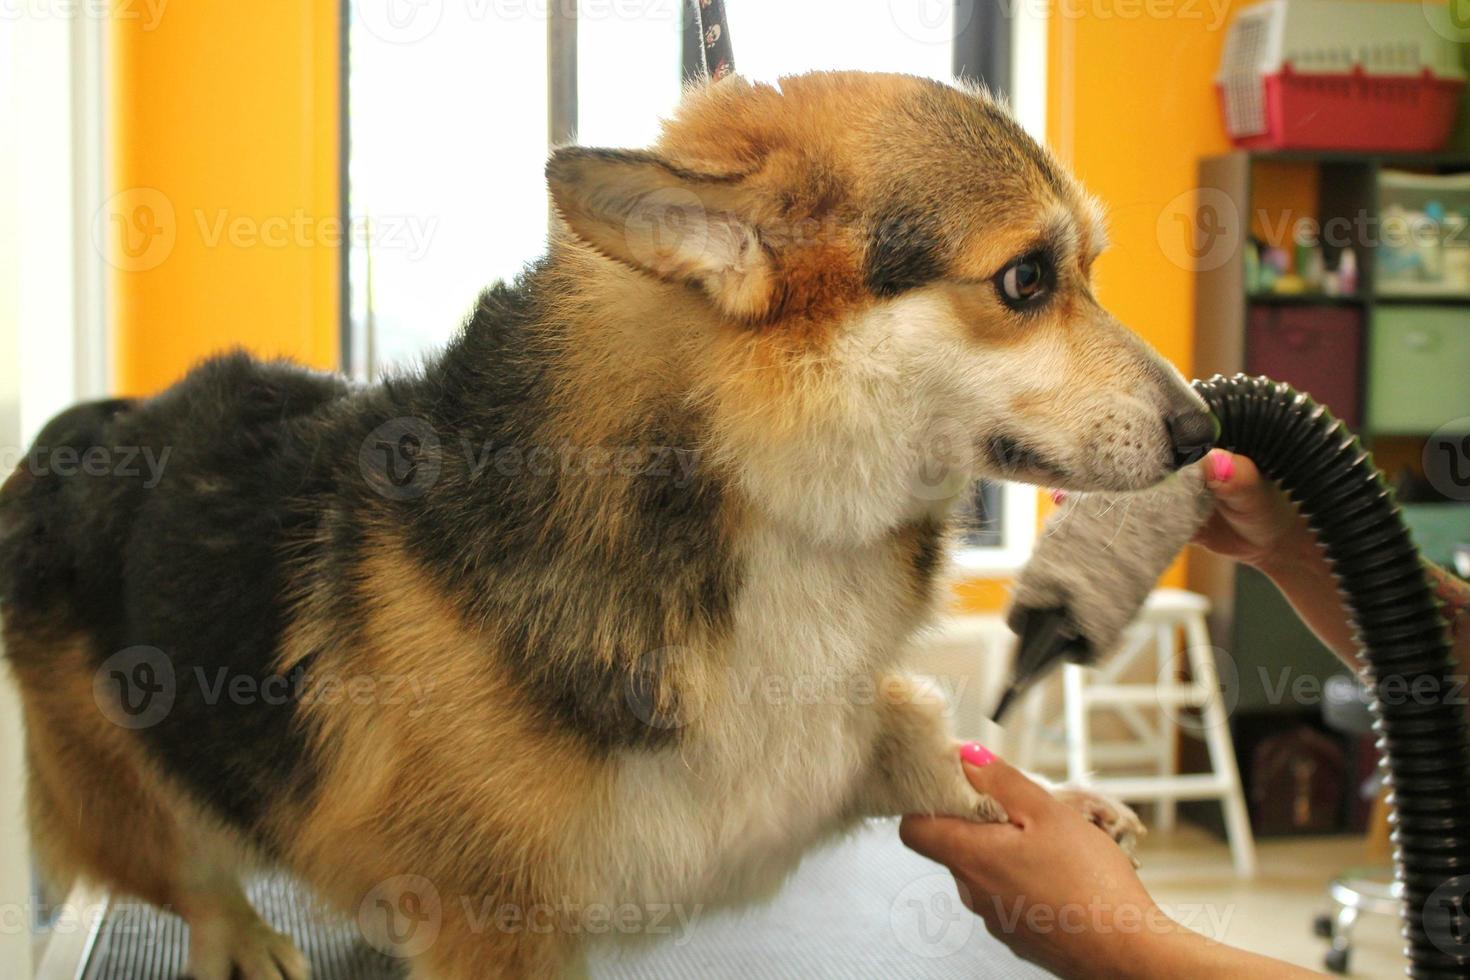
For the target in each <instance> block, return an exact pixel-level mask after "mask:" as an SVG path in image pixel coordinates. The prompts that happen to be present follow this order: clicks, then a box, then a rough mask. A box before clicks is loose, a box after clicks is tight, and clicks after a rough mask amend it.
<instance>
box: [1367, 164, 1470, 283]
mask: <svg viewBox="0 0 1470 980" xmlns="http://www.w3.org/2000/svg"><path fill="white" fill-rule="evenodd" d="M1378 200H1379V213H1380V215H1381V222H1380V228H1379V235H1378V238H1379V242H1378V248H1376V249H1375V250H1374V251H1375V253H1376V256H1377V259H1376V262H1377V276H1376V279H1375V283H1376V287H1375V288H1376V289H1377V292H1378V295H1380V296H1430V297H1434V296H1451V297H1458V298H1470V174H1449V175H1439V174H1413V173H1404V172H1401V171H1397V170H1385V171H1383V172H1382V173H1381V174H1380V176H1379V181H1378Z"/></svg>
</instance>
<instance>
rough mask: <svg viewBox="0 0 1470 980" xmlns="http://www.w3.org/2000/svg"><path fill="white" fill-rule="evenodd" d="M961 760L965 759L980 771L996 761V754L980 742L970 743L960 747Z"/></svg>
mask: <svg viewBox="0 0 1470 980" xmlns="http://www.w3.org/2000/svg"><path fill="white" fill-rule="evenodd" d="M960 758H961V759H964V760H965V761H966V762H968V763H969V764H970V765H972V766H974V767H975V768H976V769H980V768H983V767H984V766H988V765H990V764H991V763H992V762H994V761H995V753H994V752H992V751H990V750H989V749H987V748H986V747H985V746H983V745H981V744H980V743H979V742H970V743H968V744H966V745H962V746H960Z"/></svg>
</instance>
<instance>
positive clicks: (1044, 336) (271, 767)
mask: <svg viewBox="0 0 1470 980" xmlns="http://www.w3.org/2000/svg"><path fill="white" fill-rule="evenodd" d="M546 175H547V180H548V184H549V188H550V193H551V197H552V200H553V202H554V204H555V207H556V211H557V214H558V216H559V218H558V220H557V221H556V222H555V225H556V227H555V228H554V230H553V232H552V235H551V241H550V245H549V251H548V254H547V255H546V256H545V257H544V258H542V259H541V260H539V261H538V262H536V263H535V264H533V265H531V266H529V267H528V268H527V269H526V270H525V272H524V273H523V274H522V275H521V276H520V277H519V278H518V279H517V280H516V281H515V282H514V283H513V284H509V285H506V284H497V285H495V286H493V287H492V288H490V289H489V290H488V291H486V292H485V293H484V294H483V295H482V296H481V297H480V299H479V301H478V304H477V306H476V308H475V309H474V311H473V313H472V314H471V315H470V316H469V317H468V319H467V322H466V323H465V324H464V327H463V329H462V330H461V331H460V332H459V334H458V335H457V336H456V337H455V339H454V340H453V341H452V342H451V343H450V344H449V345H448V347H447V349H445V350H444V351H442V352H441V353H439V354H437V355H436V356H434V357H432V358H431V359H429V360H428V361H427V362H426V364H425V365H424V366H422V367H421V368H419V369H416V370H413V371H409V372H405V373H403V374H401V375H399V376H396V377H393V378H391V379H390V380H386V381H383V382H381V383H376V384H369V385H362V384H353V383H350V382H348V381H347V380H344V379H342V378H340V377H334V376H330V375H326V374H320V373H314V372H311V371H308V370H305V369H302V368H300V367H296V366H292V365H290V364H287V363H266V362H261V361H258V360H254V359H252V358H250V357H248V356H246V355H244V354H240V353H234V354H229V355H226V356H221V357H218V358H216V359H213V360H209V361H207V362H205V363H203V364H202V365H200V366H199V367H197V368H196V369H194V370H193V371H192V372H191V373H190V374H188V375H187V376H186V377H185V378H184V379H183V380H181V381H180V382H178V383H177V384H176V385H174V386H173V387H171V388H169V389H168V390H166V391H164V392H162V393H161V394H158V395H156V396H154V397H151V398H145V399H128V400H116V401H110V402H100V403H92V404H88V405H83V406H79V407H77V408H74V409H71V410H69V411H68V412H66V413H64V414H62V415H61V416H59V417H58V418H56V419H55V420H53V421H52V422H51V423H50V424H49V425H48V426H47V427H46V428H45V429H44V431H43V432H42V433H41V434H40V435H39V437H38V439H37V441H36V444H35V446H34V447H33V448H32V450H31V453H30V455H29V456H28V457H27V458H26V460H25V461H23V462H22V464H21V465H20V466H19V468H18V469H17V470H16V471H15V472H14V473H13V474H12V475H11V476H10V477H9V479H8V480H7V481H6V483H5V485H4V487H3V491H0V616H3V624H4V646H5V654H6V656H7V658H8V661H9V664H10V668H11V670H12V671H13V673H14V676H15V677H16V678H17V679H18V682H19V686H20V689H21V692H22V699H23V704H24V714H25V719H24V720H25V724H26V730H27V742H26V755H27V760H28V769H29V790H28V795H29V807H30V814H31V827H32V831H33V834H34V835H35V839H36V843H37V849H38V852H39V853H40V854H41V855H42V856H43V858H44V860H45V862H46V865H47V866H48V867H49V868H51V869H52V871H53V872H54V873H55V874H57V875H61V876H77V875H80V876H82V877H85V878H87V879H90V880H93V881H95V882H98V883H100V884H102V885H105V886H106V887H108V888H111V889H113V890H115V891H117V892H120V893H126V894H130V895H134V896H138V897H140V898H141V899H144V900H146V901H148V902H152V903H155V904H157V905H159V906H162V907H166V908H168V909H170V910H172V911H174V912H176V913H178V914H179V915H181V916H182V917H183V918H184V919H185V920H186V921H187V923H188V925H189V927H190V935H191V939H190V953H189V955H190V961H189V971H190V975H191V976H193V977H194V978H195V980H228V978H229V977H231V976H232V975H238V976H241V977H244V978H245V980H282V978H285V980H303V978H304V977H306V975H307V965H306V962H305V959H304V957H303V956H302V954H301V953H300V952H299V951H298V950H296V949H295V948H293V946H292V944H291V942H290V941H289V940H288V939H287V938H286V937H284V936H281V935H278V934H276V933H274V932H272V931H271V930H270V929H269V928H268V927H267V926H265V925H264V923H263V922H262V921H261V920H260V918H259V917H258V916H257V915H256V913H255V912H254V911H253V910H252V908H251V906H250V904H249V903H248V902H247V900H246V898H245V895H244V892H243V891H242V889H241V886H240V883H239V881H240V876H241V874H242V873H245V872H248V871H250V870H252V869H255V868H259V867H273V868H280V869H284V870H286V871H288V872H289V873H291V874H292V875H294V876H296V877H297V878H299V879H300V880H302V881H304V882H306V883H307V884H308V885H309V886H310V887H311V888H312V889H313V890H314V891H315V892H316V893H318V894H320V895H321V896H322V897H323V899H324V900H325V901H327V902H328V903H329V904H331V905H333V906H334V907H336V908H338V909H341V910H343V911H344V912H345V913H347V914H349V915H352V914H355V913H358V912H359V910H362V909H371V908H377V907H378V906H379V905H381V906H382V907H384V908H388V909H390V910H391V909H395V908H399V907H408V908H412V909H418V910H421V911H424V912H425V914H428V912H429V911H431V910H437V912H435V914H434V918H435V923H434V926H435V928H434V930H433V933H434V934H433V937H432V940H431V941H420V939H419V937H412V936H409V932H411V930H403V929H394V928H391V926H392V923H391V922H388V923H387V927H385V928H384V929H383V930H382V931H383V932H384V934H385V935H383V936H382V937H379V938H378V939H374V942H379V941H381V942H383V943H388V944H392V948H393V949H394V950H395V951H396V952H397V953H400V954H401V955H403V956H404V957H405V958H406V959H408V960H409V964H410V965H409V969H410V971H411V975H412V976H413V977H414V978H415V980H430V978H432V980H467V978H481V977H487V976H497V977H517V978H518V977H549V976H555V975H558V974H559V973H562V972H564V971H567V970H575V969H577V968H578V964H579V963H580V962H581V960H582V957H583V956H584V952H585V949H586V948H587V947H586V942H587V940H588V935H589V932H591V931H592V930H589V929H585V928H579V925H581V923H579V922H578V921H577V917H578V915H580V914H582V913H580V912H579V911H578V910H580V909H589V908H594V907H601V908H610V909H621V908H625V907H633V908H635V909H646V908H649V907H650V906H652V905H654V904H655V903H658V904H663V905H670V904H673V905H678V904H683V905H685V906H688V907H695V906H699V907H703V908H714V907H718V906H721V905H728V904H732V903H739V902H742V901H748V900H751V899H752V898H756V897H761V896H765V895H768V894H770V893H771V892H772V891H773V890H774V889H775V888H776V887H778V886H779V884H780V883H781V882H782V880H783V878H784V876H786V875H787V874H788V872H789V871H790V870H791V869H792V868H793V867H794V866H795V864H796V863H797V862H798V861H799V859H800V858H801V856H802V854H803V852H805V851H807V850H808V849H810V848H811V847H812V846H813V845H814V844H816V843H818V842H821V841H823V840H826V839H829V838H831V837H833V835H836V834H839V833H841V832H843V831H844V830H846V829H850V828H852V827H853V826H854V825H855V824H857V823H858V822H859V821H862V820H864V819H865V818H869V817H883V816H891V815H898V814H905V813H928V814H944V815H952V816H958V817H964V818H969V819H972V820H977V821H996V820H1004V819H1005V814H1004V811H1003V809H1002V807H1001V806H1000V805H999V804H998V803H997V801H995V800H994V799H991V798H989V797H986V796H983V795H980V794H978V793H977V792H976V791H975V790H974V789H973V788H972V787H971V786H970V784H969V783H968V782H967V781H966V779H965V777H964V774H963V772H962V769H961V765H960V762H959V758H958V755H957V752H956V743H955V741H954V737H953V735H952V734H951V732H950V730H949V725H948V722H947V720H946V713H945V710H944V705H943V703H942V700H941V699H940V698H939V697H938V696H937V695H936V694H935V692H934V691H933V690H932V689H931V687H930V686H929V685H928V684H926V683H924V682H922V681H920V680H918V679H916V678H915V677H914V676H911V675H909V674H906V673H904V660H905V652H906V649H907V648H908V647H909V645H910V643H911V641H912V640H913V638H914V637H915V634H916V633H917V632H918V631H920V630H921V629H922V628H923V627H924V625H925V624H926V623H927V622H929V621H930V619H931V616H932V614H933V613H934V611H935V608H936V606H937V604H938V603H939V600H941V599H942V592H943V589H942V588H941V586H940V585H939V583H940V576H941V572H942V569H943V565H944V556H945V548H946V530H947V528H949V527H950V525H951V523H952V521H953V519H954V516H953V512H954V511H955V509H956V502H957V501H959V500H962V499H963V498H964V497H965V496H966V488H967V487H968V486H969V485H970V484H971V481H973V480H974V479H976V478H979V477H987V478H993V479H1007V480H1019V481H1024V482H1028V483H1034V484H1038V485H1045V486H1051V487H1060V488H1066V489H1072V490H1078V491H1090V490H1110V491H1126V490H1131V489H1139V488H1144V487H1148V486H1151V485H1153V484H1156V483H1158V482H1160V481H1162V480H1163V479H1165V478H1166V477H1167V476H1168V475H1169V474H1171V473H1172V472H1174V471H1175V470H1176V469H1178V468H1179V467H1181V466H1182V465H1184V464H1185V463H1188V462H1191V461H1192V460H1193V458H1195V456H1196V455H1197V454H1195V453H1194V451H1193V450H1192V449H1191V448H1190V447H1191V446H1193V445H1194V444H1195V443H1196V442H1198V441H1199V440H1198V438H1197V435H1198V432H1199V431H1200V429H1201V427H1207V426H1208V425H1209V420H1208V416H1207V415H1206V413H1205V410H1204V405H1203V403H1202V402H1201V401H1200V400H1199V399H1198V397H1197V396H1196V395H1195V394H1194V393H1193V392H1192V391H1191V390H1190V388H1189V387H1188V386H1187V385H1186V384H1185V382H1184V380H1183V379H1182V377H1181V376H1180V375H1179V373H1178V372H1177V371H1175V370H1174V369H1173V368H1172V367H1170V366H1169V364H1168V363H1166V362H1165V361H1164V360H1163V359H1162V358H1161V357H1159V356H1158V355H1157V354H1156V353H1154V352H1153V351H1152V350H1151V349H1150V348H1149V347H1148V346H1146V345H1145V344H1144V343H1143V342H1142V341H1140V340H1139V338H1138V337H1136V336H1135V335H1134V334H1132V333H1130V332H1129V331H1128V330H1127V329H1125V328H1124V327H1123V326H1122V325H1121V324H1119V323H1118V322H1117V321H1116V320H1115V319H1113V318H1112V317H1111V316H1109V315H1108V313H1107V312H1106V311H1105V310H1104V309H1103V308H1102V307H1101V306H1100V305H1099V304H1098V302H1097V300H1096V299H1095V298H1094V296H1093V292H1092V288H1091V285H1090V278H1089V277H1090V273H1091V270H1092V266H1093V262H1094V260H1095V259H1096V257H1097V255H1098V253H1099V252H1100V251H1101V250H1102V249H1103V247H1104V244H1105V232H1104V229H1103V222H1102V219H1101V217H1100V214H1099V209H1098V208H1097V207H1096V206H1095V205H1094V203H1093V202H1092V201H1091V200H1090V199H1089V198H1088V197H1087V196H1086V195H1085V194H1084V193H1083V192H1082V190H1081V189H1080V188H1079V186H1078V185H1077V184H1076V183H1075V182H1074V181H1073V180H1072V179H1071V178H1070V177H1069V176H1068V175H1067V174H1066V173H1065V172H1063V170H1062V169H1061V168H1060V167H1059V166H1058V164H1057V163H1056V162H1055V161H1054V160H1053V158H1052V157H1051V156H1050V155H1049V154H1048V152H1047V151H1046V150H1044V149H1043V148H1041V147H1040V146H1038V145H1037V144H1036V143H1034V142H1033V141H1032V140H1031V139H1029V138H1028V137H1027V136H1026V134H1025V133H1024V132H1023V131H1022V130H1021V128H1020V127H1019V126H1018V125H1017V124H1016V123H1015V122H1014V121H1013V120H1012V118H1011V117H1010V116H1009V115H1008V114H1007V111H1006V110H1005V109H1004V108H1003V107H1002V106H999V105H997V104H996V103H995V102H993V101H991V100H990V99H989V98H988V97H986V96H985V95H984V94H983V93H980V92H977V91H972V90H967V89H964V88H958V87H952V86H948V85H944V84H940V83H938V82H934V81H929V80H923V79H919V78H913V77H907V76H897V75H878V74H862V73H819V74H812V75H806V76H799V77H792V78H787V79H784V80H783V81H781V82H780V83H779V85H765V84H752V83H749V82H747V81H745V80H743V79H741V78H739V77H730V78H726V79H724V80H723V81H721V82H719V83H717V84H713V85H710V86H707V87H705V88H702V89H698V90H693V91H690V92H689V93H688V94H687V95H686V96H685V98H684V99H683V101H682V103H681V104H680V106H679V108H678V110H677V112H676V113H675V114H674V116H673V117H672V118H671V119H670V120H669V121H668V122H666V124H665V125H664V128H663V131H662V135H661V137H660V139H659V140H658V142H657V143H656V144H654V145H653V146H652V147H651V148H649V149H645V150H607V149H589V148H582V147H566V148H563V149H559V150H557V151H555V152H554V153H553V154H552V155H551V158H550V160H549V163H548V165H547V168H546ZM126 452H132V453H140V454H144V455H146V456H148V458H150V459H153V460H157V461H160V462H161V463H162V465H161V466H160V467H159V471H158V472H157V473H153V474H150V473H144V472H142V470H141V469H140V468H137V467H135V468H134V470H136V472H134V470H127V469H125V468H124V467H121V466H117V465H114V466H112V467H111V468H110V469H109V468H108V466H107V465H105V464H106V463H107V462H108V461H109V460H115V459H116V458H117V456H118V454H122V453H126ZM67 459H70V460H72V461H74V462H75V461H81V462H82V463H85V462H86V461H88V460H92V461H93V462H95V463H98V464H99V465H95V466H86V465H78V466H64V465H61V461H64V460H67ZM803 686H805V687H803ZM803 689H815V690H817V691H819V692H821V694H820V695H819V696H816V697H801V696H792V695H791V692H793V691H799V690H803ZM1069 799H1071V800H1073V802H1075V804H1076V805H1078V806H1079V807H1081V808H1083V809H1084V810H1085V811H1087V812H1088V813H1089V814H1090V815H1093V816H1094V817H1095V818H1097V819H1098V821H1099V822H1100V823H1102V824H1104V825H1105V827H1106V828H1107V829H1109V830H1110V831H1111V832H1113V833H1114V835H1115V836H1125V835H1126V834H1128V833H1132V832H1134V831H1136V830H1137V829H1138V828H1137V824H1136V818H1134V817H1133V815H1132V814H1131V813H1129V812H1128V811H1127V810H1126V808H1124V807H1122V806H1121V804H1114V803H1112V802H1111V801H1108V800H1103V799H1099V798H1097V797H1094V796H1091V795H1090V794H1087V793H1086V792H1085V791H1073V792H1070V793H1069ZM1100 839H1102V838H1100ZM410 900H411V901H410ZM482 908H490V909H492V910H502V911H503V910H511V912H512V916H511V918H512V919H514V918H515V916H523V918H520V919H519V921H521V922H522V923H526V922H528V921H530V919H531V916H532V912H533V911H534V910H537V909H542V910H544V909H547V908H554V909H557V910H559V911H558V913H557V918H556V921H555V923H554V925H553V926H552V927H550V928H544V929H542V928H531V927H526V928H488V929H486V928H477V925H479V926H483V923H477V922H476V921H474V920H473V919H472V918H471V917H470V916H467V915H466V914H465V913H464V911H463V910H464V909H474V910H479V909H482ZM368 918H372V917H371V916H368V915H364V916H360V919H368ZM390 918H391V915H390ZM370 938H371V937H370Z"/></svg>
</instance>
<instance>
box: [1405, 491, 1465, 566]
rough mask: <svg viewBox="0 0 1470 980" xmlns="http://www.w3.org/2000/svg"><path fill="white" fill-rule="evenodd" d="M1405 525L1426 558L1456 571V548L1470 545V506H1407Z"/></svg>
mask: <svg viewBox="0 0 1470 980" xmlns="http://www.w3.org/2000/svg"><path fill="white" fill-rule="evenodd" d="M1401 509H1402V510H1403V513H1404V523H1406V524H1408V525H1409V531H1410V533H1412V534H1413V535H1414V543H1415V544H1417V545H1418V546H1419V550H1420V551H1422V552H1423V553H1424V557H1425V558H1428V559H1429V560H1430V561H1432V562H1438V563H1439V564H1441V565H1443V566H1445V567H1446V568H1454V567H1455V546H1456V545H1470V504H1467V503H1458V502H1457V503H1451V504H1404V505H1403V507H1402V508H1401Z"/></svg>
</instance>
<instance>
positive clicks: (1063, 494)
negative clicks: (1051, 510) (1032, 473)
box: [1051, 490, 1067, 506]
mask: <svg viewBox="0 0 1470 980" xmlns="http://www.w3.org/2000/svg"><path fill="white" fill-rule="evenodd" d="M1066 499H1067V491H1065V490H1053V491H1052V492H1051V502H1052V503H1054V504H1056V505H1057V506H1061V503H1062V501H1063V500H1066Z"/></svg>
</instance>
